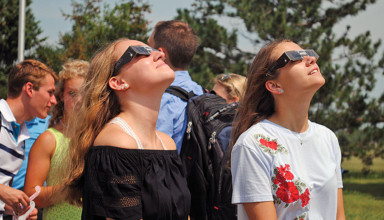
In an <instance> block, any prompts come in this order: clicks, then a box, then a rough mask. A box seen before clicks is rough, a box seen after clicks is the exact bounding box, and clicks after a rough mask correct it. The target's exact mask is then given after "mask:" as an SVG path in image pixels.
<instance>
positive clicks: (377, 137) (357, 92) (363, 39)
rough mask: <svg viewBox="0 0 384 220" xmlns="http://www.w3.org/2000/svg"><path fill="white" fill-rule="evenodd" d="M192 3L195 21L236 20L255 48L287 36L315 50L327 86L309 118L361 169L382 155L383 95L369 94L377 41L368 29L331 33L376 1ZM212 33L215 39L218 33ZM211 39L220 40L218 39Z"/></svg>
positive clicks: (377, 66) (381, 62) (377, 61)
mask: <svg viewBox="0 0 384 220" xmlns="http://www.w3.org/2000/svg"><path fill="white" fill-rule="evenodd" d="M195 2H196V3H195V4H196V5H199V10H200V14H199V15H200V17H199V20H203V21H204V20H207V19H209V18H210V17H212V16H229V17H232V18H238V19H241V20H242V21H243V22H244V25H245V27H246V30H247V31H248V32H249V33H256V34H257V37H255V38H254V39H251V40H252V43H253V44H255V45H263V44H265V43H266V42H268V41H271V40H273V39H281V38H288V39H292V40H294V41H296V42H297V43H299V44H300V45H301V46H302V47H304V48H313V49H315V50H316V51H317V52H318V54H319V55H320V59H319V60H318V64H319V66H320V68H321V70H322V73H323V75H324V77H325V79H326V84H325V86H323V87H322V88H321V89H320V90H319V92H318V93H317V94H316V96H315V97H314V99H313V100H312V107H311V109H310V119H311V120H313V121H315V122H318V123H321V124H324V125H326V126H327V127H329V128H330V129H332V130H333V131H335V133H336V134H337V136H338V138H339V141H340V145H341V148H342V152H343V156H344V157H349V156H351V155H354V156H358V157H360V158H361V159H362V161H363V162H364V164H365V165H366V166H365V167H364V169H363V170H364V171H368V170H369V167H368V166H369V165H370V164H372V159H373V158H374V157H378V156H380V157H384V147H383V144H384V138H383V137H382V134H383V131H384V128H383V122H384V121H383V120H384V111H383V110H384V109H383V107H384V105H383V100H384V94H382V95H381V97H380V98H379V99H375V98H372V96H371V92H372V90H373V88H374V86H375V83H376V77H377V75H378V74H380V73H383V68H384V54H383V55H381V56H380V54H379V48H380V45H381V40H377V41H376V42H373V41H372V40H371V36H370V32H369V31H367V32H365V33H361V34H359V35H358V36H356V37H351V36H350V34H349V30H350V27H347V28H346V29H345V30H343V31H342V33H341V34H339V35H338V34H336V33H335V25H336V24H338V22H340V21H341V20H342V19H344V18H346V17H347V16H355V15H358V13H359V12H362V11H364V10H365V9H366V7H367V6H368V5H370V4H374V3H375V0H351V1H343V0H329V1H325V0H314V1H307V0H241V1H239V0H196V1H195ZM207 12H209V13H207ZM211 30H212V29H207V31H211ZM338 31H340V30H338ZM211 34H212V35H211V36H213V37H215V36H217V31H215V30H212V32H211ZM215 34H216V35H215ZM211 40H212V41H213V42H215V41H219V42H222V41H220V38H218V37H216V38H213V39H211ZM214 50H215V49H214ZM232 50H233V49H232ZM215 51H216V50H215ZM243 59H244V60H246V59H247V58H246V57H243Z"/></svg>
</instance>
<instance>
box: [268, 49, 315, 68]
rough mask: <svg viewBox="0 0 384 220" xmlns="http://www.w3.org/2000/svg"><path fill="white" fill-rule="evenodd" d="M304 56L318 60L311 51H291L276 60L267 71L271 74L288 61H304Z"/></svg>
mask: <svg viewBox="0 0 384 220" xmlns="http://www.w3.org/2000/svg"><path fill="white" fill-rule="evenodd" d="M305 56H310V57H315V58H316V59H318V58H319V55H318V54H317V53H316V52H315V51H314V50H312V49H307V50H291V51H287V52H284V53H283V55H281V56H280V58H279V59H277V60H276V61H275V62H274V63H273V64H272V66H271V67H269V69H268V70H269V71H270V72H271V73H273V72H274V71H275V70H277V69H279V68H282V67H284V66H285V65H287V63H289V61H298V60H302V59H304V57H305Z"/></svg>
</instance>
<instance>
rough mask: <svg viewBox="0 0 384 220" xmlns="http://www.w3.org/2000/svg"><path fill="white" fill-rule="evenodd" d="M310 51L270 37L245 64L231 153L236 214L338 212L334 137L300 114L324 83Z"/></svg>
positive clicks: (340, 215) (319, 215)
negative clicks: (250, 62) (269, 41)
mask: <svg viewBox="0 0 384 220" xmlns="http://www.w3.org/2000/svg"><path fill="white" fill-rule="evenodd" d="M318 57H319V56H318V55H317V53H316V52H315V51H314V50H304V49H302V48H301V47H300V46H299V45H297V44H296V43H294V42H292V41H290V40H281V41H274V42H272V43H270V44H268V45H267V46H265V47H264V48H262V49H261V50H260V52H259V53H258V54H257V55H256V57H255V59H254V61H253V63H252V65H251V67H250V69H249V72H248V75H247V79H248V82H247V90H246V92H245V95H244V99H243V102H241V103H240V106H239V111H238V116H237V119H236V122H235V125H234V128H233V132H234V133H233V137H234V142H235V144H234V146H233V150H232V155H231V167H232V180H233V196H232V203H234V204H238V217H239V219H268V220H269V219H345V214H344V205H343V195H342V187H343V184H342V180H341V172H340V163H341V153H340V147H339V143H338V140H337V138H336V135H335V134H334V133H333V132H332V131H331V130H329V129H328V128H326V127H325V126H322V125H319V124H316V123H314V122H311V121H309V120H308V109H309V106H310V102H311V99H312V97H313V95H314V94H315V93H316V91H317V90H318V89H319V88H320V87H321V86H322V85H324V83H325V80H324V77H323V76H322V74H321V73H320V69H319V67H318V65H317V63H316V61H317V59H318Z"/></svg>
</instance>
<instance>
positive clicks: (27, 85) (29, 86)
mask: <svg viewBox="0 0 384 220" xmlns="http://www.w3.org/2000/svg"><path fill="white" fill-rule="evenodd" d="M24 90H25V93H27V95H28V96H29V97H32V93H33V84H32V83H31V82H27V83H25V85H24Z"/></svg>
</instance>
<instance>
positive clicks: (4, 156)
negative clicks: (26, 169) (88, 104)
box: [0, 99, 30, 219]
mask: <svg viewBox="0 0 384 220" xmlns="http://www.w3.org/2000/svg"><path fill="white" fill-rule="evenodd" d="M0 111H1V130H0V184H3V185H7V186H9V183H10V181H11V180H12V178H13V177H14V176H15V175H16V174H17V172H18V171H19V169H20V166H21V164H22V163H23V160H24V148H25V147H24V142H25V140H26V139H28V138H29V137H30V136H29V132H28V128H27V126H26V124H25V123H23V124H22V125H21V130H20V134H19V136H18V139H17V141H16V140H15V138H14V136H13V132H12V131H13V128H12V122H16V119H15V117H14V116H13V113H12V111H11V109H10V108H9V106H8V103H7V102H6V101H5V100H4V99H1V100H0ZM4 206H5V204H4V202H3V201H1V200H0V219H2V215H3V212H4Z"/></svg>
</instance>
